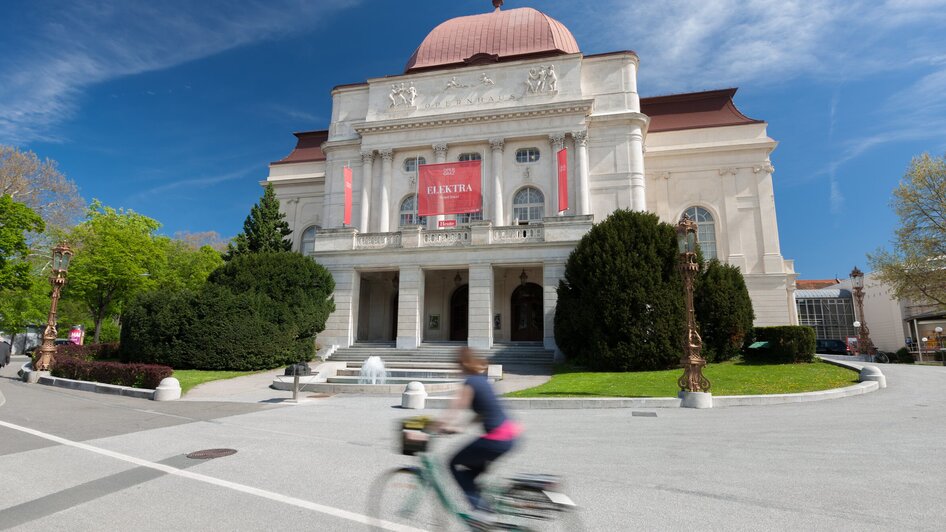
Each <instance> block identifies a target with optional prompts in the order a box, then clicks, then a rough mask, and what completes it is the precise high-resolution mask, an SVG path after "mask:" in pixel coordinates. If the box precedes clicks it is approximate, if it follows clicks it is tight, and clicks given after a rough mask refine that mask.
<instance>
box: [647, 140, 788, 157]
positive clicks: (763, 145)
mask: <svg viewBox="0 0 946 532" xmlns="http://www.w3.org/2000/svg"><path fill="white" fill-rule="evenodd" d="M777 145H778V142H776V141H774V140H772V139H769V140H747V141H738V140H737V141H725V142H722V143H718V144H717V143H705V144H682V145H676V146H656V147H655V146H647V150H646V152H645V155H646V156H648V157H667V156H671V155H682V154H688V153H712V152H721V151H742V150H760V149H764V150H769V151H771V150H774V149H775V146H777Z"/></svg>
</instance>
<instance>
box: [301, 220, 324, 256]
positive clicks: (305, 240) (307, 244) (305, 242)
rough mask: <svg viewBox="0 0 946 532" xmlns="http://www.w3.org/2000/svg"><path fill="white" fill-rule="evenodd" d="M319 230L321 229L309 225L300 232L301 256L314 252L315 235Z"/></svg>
mask: <svg viewBox="0 0 946 532" xmlns="http://www.w3.org/2000/svg"><path fill="white" fill-rule="evenodd" d="M319 229H321V228H320V227H319V226H317V225H310V226H309V227H306V229H305V231H303V232H302V245H301V246H300V247H299V251H300V252H301V253H302V254H303V255H308V254H310V253H312V252H313V251H315V233H316V232H317V231H318V230H319Z"/></svg>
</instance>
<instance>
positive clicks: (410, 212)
mask: <svg viewBox="0 0 946 532" xmlns="http://www.w3.org/2000/svg"><path fill="white" fill-rule="evenodd" d="M398 225H399V226H400V227H404V226H406V225H427V217H426V216H417V195H416V194H411V195H410V196H408V197H406V198H404V201H402V202H401V219H400V222H399V223H398Z"/></svg>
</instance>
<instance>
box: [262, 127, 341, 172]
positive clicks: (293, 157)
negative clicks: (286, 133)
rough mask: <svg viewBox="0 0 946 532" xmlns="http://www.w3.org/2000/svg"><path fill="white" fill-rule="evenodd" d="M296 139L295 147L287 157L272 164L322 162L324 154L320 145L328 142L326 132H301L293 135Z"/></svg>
mask: <svg viewBox="0 0 946 532" xmlns="http://www.w3.org/2000/svg"><path fill="white" fill-rule="evenodd" d="M293 135H295V136H296V138H297V139H299V140H298V141H297V142H296V147H295V148H293V150H292V151H291V152H289V155H287V156H285V157H283V158H282V159H280V160H278V161H274V162H273V163H272V164H288V163H304V162H311V161H324V160H325V154H324V153H322V143H323V142H325V141H326V140H328V130H327V129H326V130H322V131H302V132H299V133H293Z"/></svg>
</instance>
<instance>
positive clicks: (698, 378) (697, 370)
mask: <svg viewBox="0 0 946 532" xmlns="http://www.w3.org/2000/svg"><path fill="white" fill-rule="evenodd" d="M677 245H678V246H679V252H680V264H679V268H680V275H681V276H682V277H683V289H684V293H685V295H686V313H687V327H686V332H685V333H684V336H683V357H682V358H681V359H680V362H681V364H683V375H682V376H681V377H680V378H679V379H677V384H678V385H679V386H680V389H681V390H682V391H684V392H708V391H709V389H710V381H709V379H707V378H706V377H705V376H704V375H703V367H704V366H706V360H705V359H704V358H703V356H702V355H701V354H700V351H702V350H703V339H702V338H700V333H699V332H698V331H697V330H696V312H695V311H694V309H693V281H694V279H695V277H696V273H697V272H698V271H699V270H700V265H699V264H697V262H696V222H694V221H693V220H691V219H690V217H689V216H687V215H686V214H684V215H683V217H682V218H680V223H678V224H677Z"/></svg>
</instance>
